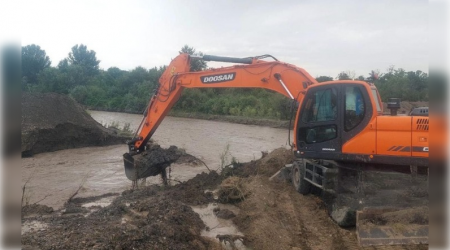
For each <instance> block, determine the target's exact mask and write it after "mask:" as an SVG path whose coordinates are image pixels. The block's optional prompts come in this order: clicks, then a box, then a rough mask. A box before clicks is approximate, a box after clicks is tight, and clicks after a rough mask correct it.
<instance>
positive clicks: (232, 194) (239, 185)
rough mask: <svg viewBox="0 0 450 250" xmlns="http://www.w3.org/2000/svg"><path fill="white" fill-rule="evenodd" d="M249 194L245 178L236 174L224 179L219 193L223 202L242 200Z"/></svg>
mask: <svg viewBox="0 0 450 250" xmlns="http://www.w3.org/2000/svg"><path fill="white" fill-rule="evenodd" d="M248 194H249V193H248V191H247V190H246V189H245V188H244V185H243V180H242V179H241V178H239V177H236V176H232V177H228V178H227V179H225V180H223V181H222V183H221V184H220V186H219V191H218V193H217V195H218V196H219V201H220V202H222V203H234V202H239V201H242V200H244V199H245V197H246V196H247V195H248Z"/></svg>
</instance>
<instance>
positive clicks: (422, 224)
mask: <svg viewBox="0 0 450 250" xmlns="http://www.w3.org/2000/svg"><path fill="white" fill-rule="evenodd" d="M419 210H420V212H423V211H424V210H423V208H421V209H420V208H419ZM414 211H415V210H414V209H398V208H384V209H381V208H365V209H363V210H362V211H357V213H356V234H357V237H358V241H359V244H360V246H363V247H364V246H376V245H413V244H428V221H427V219H425V220H424V219H421V218H420V216H419V217H418V216H417V214H415V213H414ZM402 217H403V218H405V217H406V218H409V219H406V220H404V219H401V218H402ZM389 218H394V219H393V220H391V221H389Z"/></svg>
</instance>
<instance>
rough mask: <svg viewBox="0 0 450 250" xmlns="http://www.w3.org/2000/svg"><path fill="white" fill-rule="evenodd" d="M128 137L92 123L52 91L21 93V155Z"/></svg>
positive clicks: (72, 103)
mask: <svg viewBox="0 0 450 250" xmlns="http://www.w3.org/2000/svg"><path fill="white" fill-rule="evenodd" d="M127 139H129V138H128V137H124V136H122V135H120V136H119V135H118V132H117V131H114V130H111V129H107V128H105V127H103V126H102V125H101V124H100V123H98V122H96V121H95V120H94V119H93V118H92V117H91V116H90V115H89V114H88V113H87V112H86V111H85V110H84V109H83V108H82V107H81V106H80V105H79V104H78V103H77V102H76V101H75V100H73V99H71V98H70V97H68V96H66V95H61V94H56V93H23V94H22V155H23V156H31V155H33V154H37V153H42V152H50V151H56V150H61V149H68V148H79V147H87V146H105V145H112V144H119V143H125V141H126V140H127Z"/></svg>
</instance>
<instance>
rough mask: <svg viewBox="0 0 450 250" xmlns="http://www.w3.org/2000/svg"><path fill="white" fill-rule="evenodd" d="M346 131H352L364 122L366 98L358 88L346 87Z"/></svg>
mask: <svg viewBox="0 0 450 250" xmlns="http://www.w3.org/2000/svg"><path fill="white" fill-rule="evenodd" d="M344 93H345V113H344V130H345V131H350V130H352V129H353V128H355V127H356V126H358V124H360V123H361V122H362V120H363V119H364V114H365V111H366V110H365V109H366V108H365V104H364V97H363V95H362V92H361V89H360V88H359V87H357V86H346V87H345V92H344Z"/></svg>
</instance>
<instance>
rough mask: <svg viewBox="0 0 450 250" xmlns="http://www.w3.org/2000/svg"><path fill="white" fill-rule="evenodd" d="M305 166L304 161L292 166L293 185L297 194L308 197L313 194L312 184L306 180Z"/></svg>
mask: <svg viewBox="0 0 450 250" xmlns="http://www.w3.org/2000/svg"><path fill="white" fill-rule="evenodd" d="M304 177H305V164H304V161H303V160H300V161H295V162H294V165H293V166H292V184H293V185H294V188H295V190H297V192H299V193H301V194H303V195H306V194H309V193H310V192H311V183H309V182H308V181H306V180H305V179H304Z"/></svg>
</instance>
